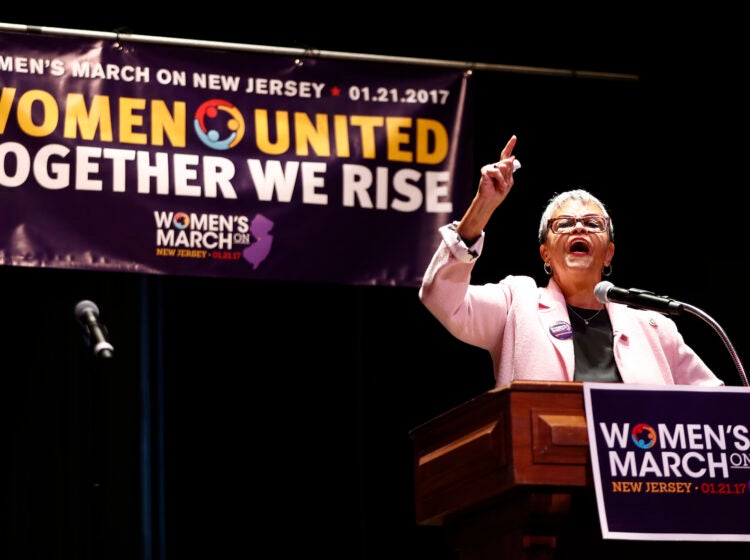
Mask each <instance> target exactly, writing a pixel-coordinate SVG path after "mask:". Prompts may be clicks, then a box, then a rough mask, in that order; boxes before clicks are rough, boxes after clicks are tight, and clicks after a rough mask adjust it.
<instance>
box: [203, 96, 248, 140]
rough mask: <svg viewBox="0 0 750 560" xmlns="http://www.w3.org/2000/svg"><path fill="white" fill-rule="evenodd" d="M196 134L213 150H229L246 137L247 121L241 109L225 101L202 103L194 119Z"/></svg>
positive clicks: (212, 100)
mask: <svg viewBox="0 0 750 560" xmlns="http://www.w3.org/2000/svg"><path fill="white" fill-rule="evenodd" d="M193 126H194V127H195V133H196V134H197V135H198V138H200V141H201V142H203V143H204V144H205V145H206V146H208V147H209V148H211V149H212V150H228V149H229V148H234V147H235V146H236V145H237V144H239V142H240V140H242V137H243V136H244V135H245V119H244V118H243V117H242V113H240V111H239V109H237V107H235V106H234V105H233V104H232V103H230V102H229V101H224V100H223V99H209V100H208V101H205V102H203V103H201V106H200V107H198V110H197V111H196V112H195V118H194V119H193Z"/></svg>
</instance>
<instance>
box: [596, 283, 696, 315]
mask: <svg viewBox="0 0 750 560" xmlns="http://www.w3.org/2000/svg"><path fill="white" fill-rule="evenodd" d="M594 295H595V296H596V299H597V301H599V303H607V302H610V301H614V302H615V303H624V304H625V305H627V306H630V307H635V308H636V309H649V310H651V311H659V312H660V313H666V314H668V315H679V314H680V313H682V311H683V307H684V304H682V303H680V302H679V301H675V300H673V299H670V298H668V297H667V296H657V295H656V294H654V292H647V291H646V290H639V289H638V288H630V289H629V290H626V289H624V288H616V287H615V285H614V284H613V283H612V282H607V281H606V280H604V281H602V282H599V283H598V284H597V285H596V287H595V288H594Z"/></svg>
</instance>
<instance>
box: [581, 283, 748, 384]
mask: <svg viewBox="0 0 750 560" xmlns="http://www.w3.org/2000/svg"><path fill="white" fill-rule="evenodd" d="M594 295H595V296H596V299H597V300H598V301H599V303H607V302H610V301H613V302H615V303H622V304H625V305H627V306H629V307H634V308H636V309H650V310H651V311H658V312H659V313H664V314H666V315H679V314H680V313H682V312H683V311H687V312H688V313H692V314H693V315H695V316H696V317H700V318H701V319H703V320H704V321H705V322H706V323H708V324H709V325H711V328H712V329H713V330H714V331H716V333H717V334H718V335H719V337H721V341H722V342H723V343H724V346H725V347H726V349H727V350H729V355H730V356H731V357H732V361H733V362H734V365H735V367H736V368H737V371H738V372H739V374H740V379H741V380H742V384H743V385H744V386H745V387H747V386H748V385H749V384H748V381H747V375H745V368H743V367H742V362H741V361H740V359H739V357H738V356H737V351H736V350H735V349H734V346H733V345H732V343H731V342H730V341H729V337H728V336H727V334H726V333H725V332H724V329H722V328H721V325H719V323H717V322H716V321H715V320H714V319H713V318H712V317H711V316H710V315H709V314H708V313H706V312H704V311H701V310H700V309H698V308H697V307H693V306H692V305H688V304H687V303H683V302H680V301H676V300H673V299H671V298H668V297H666V296H657V295H656V294H654V293H653V292H647V291H645V290H639V289H637V288H630V289H629V290H626V289H624V288H617V287H615V285H614V284H612V282H608V281H606V280H604V281H602V282H599V283H598V284H597V285H596V287H595V288H594Z"/></svg>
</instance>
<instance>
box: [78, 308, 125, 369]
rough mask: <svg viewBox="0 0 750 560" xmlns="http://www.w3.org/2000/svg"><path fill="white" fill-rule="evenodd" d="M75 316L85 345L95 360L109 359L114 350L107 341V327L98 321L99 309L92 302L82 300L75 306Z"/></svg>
mask: <svg viewBox="0 0 750 560" xmlns="http://www.w3.org/2000/svg"><path fill="white" fill-rule="evenodd" d="M75 316H76V318H77V319H78V321H79V322H80V323H81V326H82V327H83V332H84V339H85V340H86V344H87V345H88V346H90V347H91V350H92V352H93V353H94V356H96V357H97V358H111V357H112V356H114V352H115V349H114V347H113V346H112V344H110V343H109V341H108V340H107V334H108V332H107V327H105V326H104V324H102V323H101V322H100V321H99V308H98V307H97V306H96V304H95V303H94V302H93V301H90V300H88V299H84V300H82V301H79V302H78V303H77V304H76V306H75Z"/></svg>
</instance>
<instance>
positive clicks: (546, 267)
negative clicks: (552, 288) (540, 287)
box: [544, 263, 552, 276]
mask: <svg viewBox="0 0 750 560" xmlns="http://www.w3.org/2000/svg"><path fill="white" fill-rule="evenodd" d="M544 273H545V274H546V275H547V276H552V267H551V266H550V265H549V263H544Z"/></svg>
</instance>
